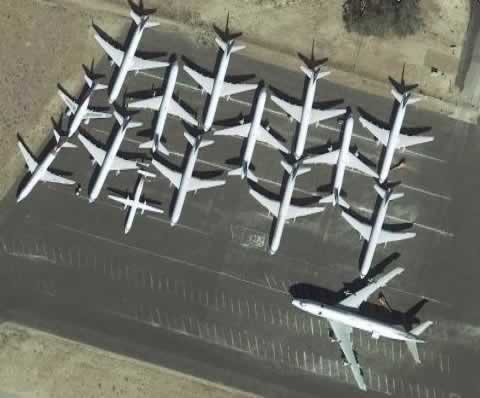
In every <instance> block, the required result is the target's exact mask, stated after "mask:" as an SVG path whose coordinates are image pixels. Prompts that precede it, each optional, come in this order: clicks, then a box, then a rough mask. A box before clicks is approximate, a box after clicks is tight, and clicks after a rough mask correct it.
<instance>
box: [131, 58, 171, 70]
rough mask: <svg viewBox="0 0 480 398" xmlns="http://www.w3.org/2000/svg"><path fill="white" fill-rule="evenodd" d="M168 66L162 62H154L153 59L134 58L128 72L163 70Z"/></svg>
mask: <svg viewBox="0 0 480 398" xmlns="http://www.w3.org/2000/svg"><path fill="white" fill-rule="evenodd" d="M168 65H170V64H169V63H168V62H164V61H155V60H153V59H143V58H140V57H137V56H134V57H133V59H132V63H131V65H130V68H129V70H136V71H138V70H147V69H155V68H163V67H165V66H168Z"/></svg>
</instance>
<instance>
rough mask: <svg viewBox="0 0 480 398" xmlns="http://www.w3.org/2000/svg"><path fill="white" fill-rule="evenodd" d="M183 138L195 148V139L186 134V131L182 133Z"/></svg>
mask: <svg viewBox="0 0 480 398" xmlns="http://www.w3.org/2000/svg"><path fill="white" fill-rule="evenodd" d="M183 136H184V137H185V138H186V139H187V141H188V143H189V144H190V145H191V146H192V147H193V148H195V141H196V140H195V137H194V136H193V135H191V134H189V133H187V132H186V131H185V132H184V133H183Z"/></svg>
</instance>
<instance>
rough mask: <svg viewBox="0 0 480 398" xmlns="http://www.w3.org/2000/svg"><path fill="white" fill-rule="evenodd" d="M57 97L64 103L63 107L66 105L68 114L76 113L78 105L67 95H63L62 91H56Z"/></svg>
mask: <svg viewBox="0 0 480 398" xmlns="http://www.w3.org/2000/svg"><path fill="white" fill-rule="evenodd" d="M58 95H60V98H61V99H62V100H63V102H65V105H67V107H68V109H69V110H70V113H72V114H73V113H75V112H76V111H77V108H78V105H77V104H76V102H75V101H74V100H72V99H71V98H70V97H69V96H68V95H67V94H65V93H64V92H63V91H62V90H60V89H58Z"/></svg>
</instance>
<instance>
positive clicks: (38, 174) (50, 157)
mask: <svg viewBox="0 0 480 398" xmlns="http://www.w3.org/2000/svg"><path fill="white" fill-rule="evenodd" d="M57 154H58V148H57V147H55V148H53V149H52V150H51V151H50V152H49V153H48V154H47V156H45V158H44V159H43V161H42V162H41V163H40V164H39V165H38V167H37V168H36V169H35V171H34V172H33V174H32V176H31V177H30V179H29V180H28V182H27V183H26V184H25V186H24V187H23V189H22V190H21V192H20V193H19V194H18V198H17V202H20V201H22V200H23V199H25V198H26V197H27V195H28V194H29V193H30V192H32V189H33V188H34V187H35V185H37V183H38V181H40V180H41V178H42V177H43V175H44V174H45V171H47V169H48V168H49V167H50V165H51V164H52V163H53V161H54V160H55V158H56V156H57Z"/></svg>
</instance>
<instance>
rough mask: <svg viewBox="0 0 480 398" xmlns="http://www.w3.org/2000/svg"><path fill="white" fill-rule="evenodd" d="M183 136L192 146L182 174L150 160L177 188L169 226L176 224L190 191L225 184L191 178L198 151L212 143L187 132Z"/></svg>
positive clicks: (221, 181) (218, 181) (201, 136)
mask: <svg viewBox="0 0 480 398" xmlns="http://www.w3.org/2000/svg"><path fill="white" fill-rule="evenodd" d="M184 136H185V138H186V139H187V141H188V142H189V143H190V145H191V146H192V149H191V151H190V153H189V155H188V159H187V164H186V166H185V170H184V171H183V173H180V172H179V171H177V170H174V169H172V168H170V167H169V166H166V165H164V164H162V163H160V162H159V161H157V160H156V159H152V164H153V165H154V166H155V167H156V168H157V169H158V171H159V172H160V173H162V174H163V175H164V176H165V177H166V178H168V179H169V180H170V182H171V183H172V184H173V185H175V187H176V188H177V197H176V201H175V205H174V207H173V212H172V217H171V219H170V225H171V226H174V225H175V224H177V222H178V220H179V219H180V215H181V214H182V209H183V204H184V202H185V197H186V196H187V193H188V192H190V191H195V192H196V191H197V190H199V189H206V188H213V187H218V186H220V185H224V184H225V180H208V179H203V178H198V177H195V176H193V175H192V174H193V169H194V167H195V162H196V161H197V157H198V151H199V150H200V148H203V147H206V146H208V145H212V144H213V143H214V141H212V140H204V139H203V136H204V135H203V134H199V135H198V136H197V137H193V136H192V135H190V134H189V133H187V132H184Z"/></svg>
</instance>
